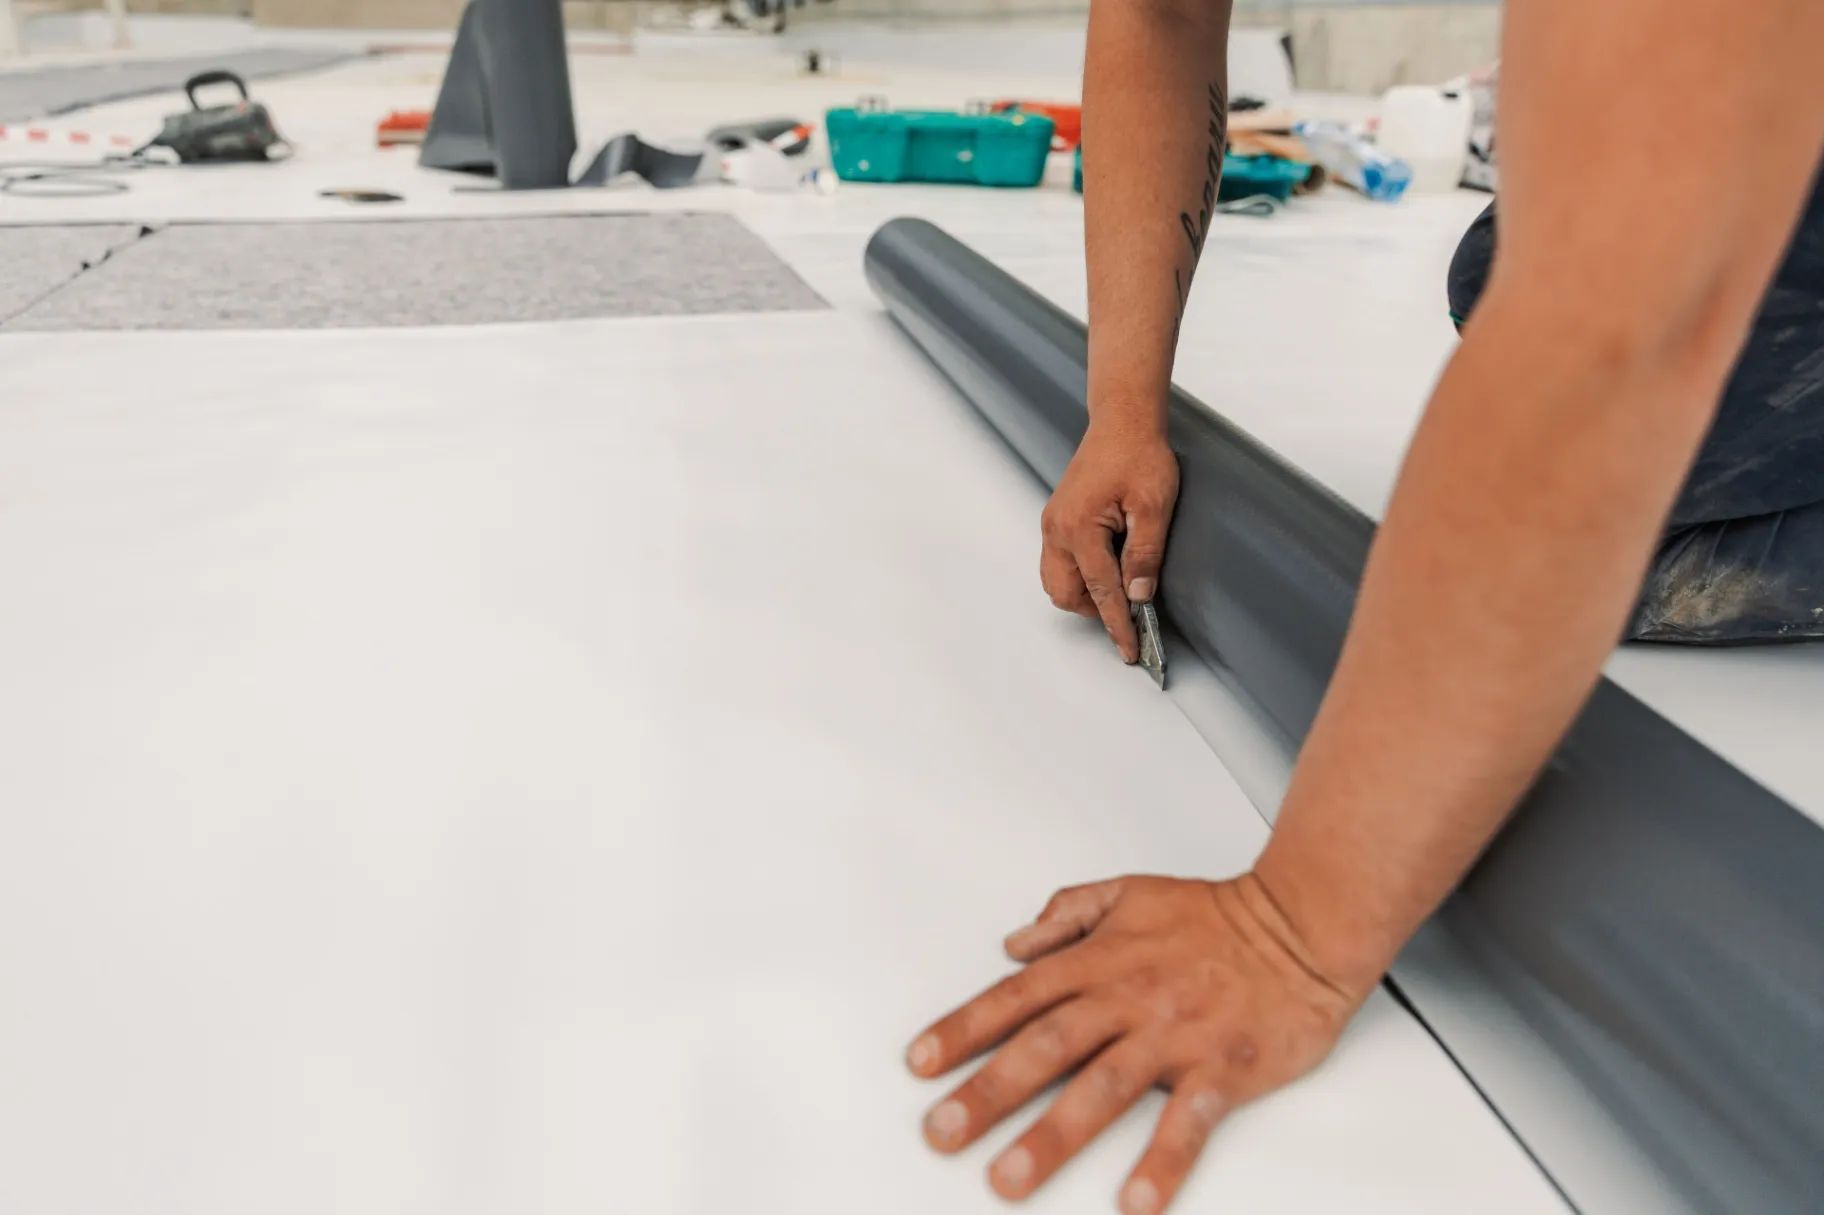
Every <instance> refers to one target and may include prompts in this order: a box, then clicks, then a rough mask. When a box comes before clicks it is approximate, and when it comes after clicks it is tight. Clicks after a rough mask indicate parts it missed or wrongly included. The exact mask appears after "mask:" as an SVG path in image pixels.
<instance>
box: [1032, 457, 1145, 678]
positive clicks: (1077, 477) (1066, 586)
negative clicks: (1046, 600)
mask: <svg viewBox="0 0 1824 1215" xmlns="http://www.w3.org/2000/svg"><path fill="white" fill-rule="evenodd" d="M1177 502H1178V458H1177V457H1176V456H1174V455H1173V454H1172V449H1171V447H1170V446H1168V445H1167V443H1166V441H1165V436H1164V435H1163V434H1162V433H1160V432H1159V431H1158V430H1157V429H1156V428H1154V427H1152V426H1150V425H1149V426H1134V425H1129V424H1125V423H1121V422H1105V423H1102V424H1098V423H1096V422H1094V421H1092V422H1091V423H1090V425H1089V431H1088V433H1087V434H1085V435H1084V436H1083V442H1082V444H1081V445H1080V446H1079V447H1078V448H1077V454H1076V455H1075V456H1074V457H1072V459H1071V461H1070V467H1069V468H1067V469H1065V470H1064V476H1063V478H1062V479H1061V480H1060V481H1059V482H1058V488H1057V489H1056V491H1055V492H1053V493H1052V495H1051V501H1050V502H1049V503H1048V504H1047V505H1046V507H1045V514H1044V517H1043V520H1042V528H1043V532H1044V538H1045V548H1044V552H1043V554H1042V555H1041V557H1040V559H1039V578H1040V580H1041V581H1042V582H1043V583H1044V584H1045V593H1046V594H1048V595H1050V596H1051V601H1052V603H1054V604H1056V605H1057V606H1058V607H1060V608H1062V609H1063V610H1065V611H1067V612H1075V613H1077V614H1078V615H1079V616H1087V617H1089V618H1091V619H1096V618H1098V617H1099V618H1100V619H1101V621H1102V624H1103V627H1105V628H1106V629H1107V630H1108V635H1109V637H1110V638H1112V639H1113V640H1114V643H1115V648H1116V649H1118V650H1120V651H1121V657H1122V658H1123V659H1124V660H1125V661H1127V662H1137V661H1139V658H1140V639H1139V637H1138V636H1137V635H1136V633H1135V632H1134V622H1133V618H1132V617H1131V616H1130V614H1129V608H1128V604H1129V602H1130V601H1131V602H1135V603H1145V602H1147V601H1148V600H1150V599H1152V597H1153V594H1154V592H1155V591H1157V590H1158V587H1159V566H1160V563H1161V562H1162V561H1164V559H1165V534H1166V532H1167V530H1168V529H1169V528H1170V527H1171V523H1172V508H1173V507H1174V506H1176V505H1177ZM1123 535H1125V542H1123V540H1122V537H1123ZM1117 551H1119V553H1120V556H1119V557H1117V556H1116V552H1117Z"/></svg>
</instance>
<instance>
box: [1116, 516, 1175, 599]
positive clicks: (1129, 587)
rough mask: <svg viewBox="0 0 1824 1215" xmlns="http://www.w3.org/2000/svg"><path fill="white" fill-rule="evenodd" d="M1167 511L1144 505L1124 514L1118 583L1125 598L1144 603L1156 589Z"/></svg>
mask: <svg viewBox="0 0 1824 1215" xmlns="http://www.w3.org/2000/svg"><path fill="white" fill-rule="evenodd" d="M1171 521H1172V520H1171V515H1170V513H1169V512H1167V511H1162V510H1154V509H1152V508H1150V507H1143V508H1141V509H1139V510H1135V511H1132V512H1130V513H1129V514H1128V516H1127V540H1126V542H1125V543H1124V544H1122V546H1121V585H1122V586H1123V587H1125V588H1126V591H1127V598H1128V601H1129V602H1131V603H1147V602H1149V601H1150V600H1151V599H1152V597H1153V595H1154V594H1156V593H1157V592H1158V590H1159V567H1160V566H1161V565H1163V564H1164V563H1165V536H1166V532H1167V530H1168V529H1169V528H1170V526H1171Z"/></svg>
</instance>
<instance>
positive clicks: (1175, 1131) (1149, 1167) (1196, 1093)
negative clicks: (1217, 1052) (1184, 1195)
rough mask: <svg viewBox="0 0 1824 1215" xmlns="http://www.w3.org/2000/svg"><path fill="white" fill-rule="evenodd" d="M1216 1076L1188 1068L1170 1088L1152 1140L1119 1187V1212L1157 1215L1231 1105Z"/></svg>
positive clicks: (1182, 1182)
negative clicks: (1168, 1097) (1169, 1093)
mask: <svg viewBox="0 0 1824 1215" xmlns="http://www.w3.org/2000/svg"><path fill="white" fill-rule="evenodd" d="M1221 1080H1222V1076H1221V1073H1219V1072H1215V1071H1193V1072H1188V1073H1186V1074H1185V1076H1184V1077H1183V1078H1182V1079H1180V1080H1179V1081H1178V1083H1177V1085H1176V1086H1174V1087H1173V1089H1172V1096H1171V1100H1169V1101H1167V1102H1166V1103H1165V1112H1164V1113H1162V1114H1160V1115H1159V1126H1158V1127H1157V1129H1155V1130H1154V1131H1153V1138H1152V1142H1151V1143H1149V1144H1147V1148H1146V1152H1145V1153H1144V1154H1143V1155H1142V1156H1141V1157H1140V1163H1139V1164H1137V1165H1135V1166H1134V1171H1133V1172H1132V1173H1131V1174H1129V1176H1128V1180H1127V1184H1126V1185H1124V1186H1122V1187H1121V1215H1158V1213H1159V1212H1160V1211H1163V1210H1164V1209H1165V1208H1166V1207H1167V1206H1168V1205H1170V1203H1171V1201H1172V1198H1173V1197H1174V1196H1175V1195H1176V1194H1177V1193H1178V1187H1179V1186H1181V1185H1183V1184H1184V1179H1185V1178H1186V1177H1188V1176H1190V1173H1191V1166H1192V1165H1194V1164H1196V1163H1197V1157H1198V1156H1199V1155H1200V1154H1201V1153H1202V1152H1203V1145H1204V1144H1205V1143H1207V1142H1209V1138H1210V1132H1211V1131H1213V1130H1215V1129H1216V1124H1217V1123H1218V1122H1221V1121H1222V1119H1223V1116H1224V1115H1225V1114H1227V1113H1228V1112H1229V1109H1230V1108H1231V1107H1230V1103H1229V1101H1228V1100H1227V1099H1226V1098H1225V1097H1224V1095H1223V1091H1222V1087H1221Z"/></svg>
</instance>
